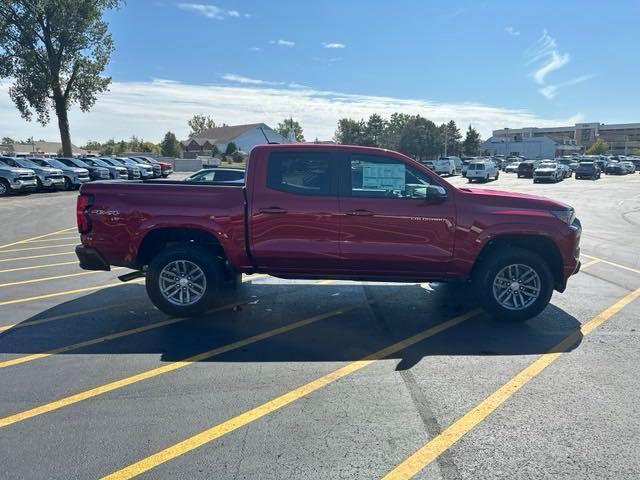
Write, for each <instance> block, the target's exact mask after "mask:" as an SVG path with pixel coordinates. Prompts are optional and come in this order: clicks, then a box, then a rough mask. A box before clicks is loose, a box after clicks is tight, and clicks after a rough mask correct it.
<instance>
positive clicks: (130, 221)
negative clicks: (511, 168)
mask: <svg viewBox="0 0 640 480" xmlns="http://www.w3.org/2000/svg"><path fill="white" fill-rule="evenodd" d="M77 219H78V228H79V230H80V233H81V234H82V236H81V238H82V245H79V246H78V247H77V248H76V252H77V255H78V258H79V259H80V266H81V267H82V268H84V269H88V270H109V269H110V266H111V265H117V266H124V267H129V268H133V269H136V270H139V271H140V275H143V274H144V275H146V285H147V292H148V294H149V296H150V298H151V300H152V301H153V303H154V304H155V305H156V306H157V307H158V308H159V309H161V310H162V311H164V312H166V313H168V314H170V315H197V314H201V313H203V312H205V311H207V310H208V309H210V308H211V307H212V306H213V305H214V304H215V302H216V300H217V299H218V300H219V299H220V298H221V295H218V294H219V293H221V292H222V290H223V289H224V288H226V287H227V286H228V285H235V284H237V280H238V276H239V275H240V274H242V273H257V272H261V273H267V274H269V275H273V276H277V277H282V278H313V279H320V278H322V279H350V280H376V281H381V280H385V281H390V282H397V281H400V282H424V281H465V282H466V281H470V282H473V284H474V285H475V287H476V288H477V292H478V295H479V298H480V299H481V301H482V305H483V306H484V308H485V309H486V310H487V311H489V312H490V313H492V314H493V315H496V316H499V317H501V318H505V319H512V320H526V319H528V318H531V317H533V316H535V315H537V314H538V313H539V312H540V311H542V310H543V309H544V308H545V306H546V305H547V304H548V303H549V300H550V298H551V294H552V292H553V290H554V289H555V290H558V291H560V292H562V291H564V289H565V287H566V283H567V279H568V278H569V277H570V276H571V275H573V274H574V273H576V272H577V271H578V270H579V268H580V262H579V260H578V258H579V254H580V249H579V241H580V234H581V230H582V229H581V226H580V222H579V221H578V219H577V218H576V217H575V214H574V210H573V209H572V208H571V207H570V206H568V205H565V204H563V203H559V202H556V201H553V200H550V199H547V198H544V197H539V196H534V195H525V194H517V193H510V192H502V191H497V190H486V189H473V188H466V187H465V188H456V187H454V186H452V185H450V184H449V183H447V182H446V181H445V180H443V179H442V178H440V177H439V176H438V175H436V174H435V173H433V172H431V171H430V170H429V169H427V168H426V167H424V166H423V165H421V164H420V163H418V162H416V161H414V160H412V159H411V158H408V157H406V156H404V155H402V154H400V153H396V152H392V151H389V150H382V149H376V148H368V147H356V146H344V145H310V144H295V145H263V146H258V147H255V148H254V149H253V150H252V151H251V155H250V158H249V162H248V169H247V174H246V182H245V184H244V185H241V184H240V185H239V184H237V183H228V184H225V182H218V183H216V182H203V183H198V184H193V183H188V182H171V181H159V182H149V183H132V184H121V183H118V184H115V183H100V182H98V183H90V184H86V185H83V186H82V188H81V190H80V195H79V198H78V205H77ZM128 278H131V276H129V277H128Z"/></svg>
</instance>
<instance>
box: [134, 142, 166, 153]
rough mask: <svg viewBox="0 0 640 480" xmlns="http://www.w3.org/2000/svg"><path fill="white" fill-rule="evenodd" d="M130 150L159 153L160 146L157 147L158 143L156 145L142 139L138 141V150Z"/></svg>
mask: <svg viewBox="0 0 640 480" xmlns="http://www.w3.org/2000/svg"><path fill="white" fill-rule="evenodd" d="M131 151H138V152H146V153H159V152H160V148H159V147H158V145H156V144H155V143H153V142H145V141H144V140H141V141H140V143H139V144H138V150H133V149H131Z"/></svg>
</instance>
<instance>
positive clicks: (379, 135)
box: [363, 113, 387, 147]
mask: <svg viewBox="0 0 640 480" xmlns="http://www.w3.org/2000/svg"><path fill="white" fill-rule="evenodd" d="M386 124H387V122H385V120H384V118H382V117H381V116H380V115H378V114H377V113H374V114H372V115H370V116H369V119H368V120H367V124H366V125H365V127H364V132H363V133H364V144H365V145H369V146H371V147H381V146H382V142H383V140H384V131H385V128H386Z"/></svg>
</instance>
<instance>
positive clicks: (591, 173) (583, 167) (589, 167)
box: [576, 162, 601, 180]
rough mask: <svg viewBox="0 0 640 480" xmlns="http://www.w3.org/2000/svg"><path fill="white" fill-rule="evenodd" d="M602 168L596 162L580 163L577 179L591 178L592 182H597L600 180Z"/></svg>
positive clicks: (577, 169)
mask: <svg viewBox="0 0 640 480" xmlns="http://www.w3.org/2000/svg"><path fill="white" fill-rule="evenodd" d="M600 175H601V172H600V167H599V166H598V164H597V163H595V162H580V164H579V165H578V167H577V168H576V179H577V180H581V179H583V178H589V179H591V180H597V179H598V178H600Z"/></svg>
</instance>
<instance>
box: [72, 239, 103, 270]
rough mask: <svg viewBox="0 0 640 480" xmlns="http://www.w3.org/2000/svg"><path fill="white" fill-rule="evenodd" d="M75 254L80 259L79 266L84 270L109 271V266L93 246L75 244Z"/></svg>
mask: <svg viewBox="0 0 640 480" xmlns="http://www.w3.org/2000/svg"><path fill="white" fill-rule="evenodd" d="M76 256H77V257H78V260H80V268H82V269H84V270H105V271H107V272H108V271H110V270H111V266H110V265H109V263H108V262H107V261H106V260H105V259H104V257H103V256H102V255H101V254H100V252H98V251H97V250H96V249H95V248H91V247H85V246H84V245H78V246H76Z"/></svg>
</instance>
